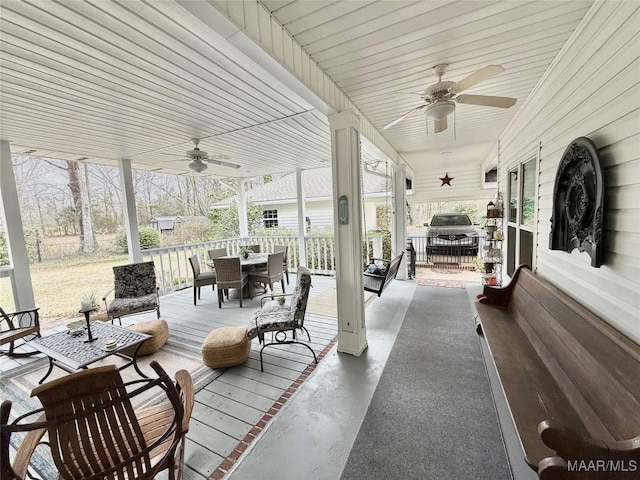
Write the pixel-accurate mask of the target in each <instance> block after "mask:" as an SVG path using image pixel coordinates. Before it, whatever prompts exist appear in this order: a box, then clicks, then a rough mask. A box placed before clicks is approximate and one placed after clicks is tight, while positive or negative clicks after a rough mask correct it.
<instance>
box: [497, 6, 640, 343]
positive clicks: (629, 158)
mask: <svg viewBox="0 0 640 480" xmlns="http://www.w3.org/2000/svg"><path fill="white" fill-rule="evenodd" d="M639 5H640V4H639V3H638V2H608V1H607V2H597V3H596V4H595V5H594V6H593V8H592V9H591V10H590V12H589V13H588V14H587V15H586V16H585V19H584V20H583V22H582V24H581V25H580V26H579V27H578V29H576V32H574V35H573V36H572V38H571V39H570V40H569V42H568V43H567V45H566V46H565V48H564V49H563V50H562V52H561V53H560V54H559V56H558V58H556V60H555V61H554V63H553V64H552V66H551V67H550V69H549V71H548V72H547V73H546V74H545V76H544V78H543V79H542V81H541V83H540V84H539V85H538V87H537V88H536V89H535V91H534V92H533V94H532V96H531V97H529V99H528V101H527V103H526V104H525V105H523V108H522V109H521V110H520V111H519V112H518V114H517V115H516V117H515V119H514V121H513V122H512V123H511V124H510V125H509V127H508V128H507V129H506V130H505V133H504V134H503V135H502V137H501V139H500V168H499V188H500V190H502V191H503V192H505V186H506V185H507V171H508V170H509V168H510V167H512V166H513V165H515V164H517V163H518V162H519V161H521V160H524V159H526V158H530V156H531V153H532V152H535V151H536V149H537V146H538V144H540V145H541V160H540V166H539V196H538V209H539V210H538V221H537V258H536V259H535V260H534V263H535V266H536V267H537V271H538V274H540V275H541V276H543V277H545V278H546V279H547V280H549V281H550V282H551V283H553V284H555V285H556V286H558V287H559V288H561V289H562V290H563V291H565V292H567V293H568V294H569V295H571V296H572V297H574V298H575V299H576V300H577V301H578V302H580V303H581V304H583V305H584V306H586V307H587V308H589V309H590V310H592V311H594V312H595V313H597V314H598V315H599V316H601V317H602V318H604V319H605V320H607V321H609V322H610V323H611V324H612V325H614V326H615V327H616V328H618V329H619V330H621V331H622V332H624V333H625V334H626V335H628V336H630V337H631V338H633V339H634V340H635V341H637V342H639V343H640V147H639V146H640V87H639V82H640V64H639V56H640V38H639V37H640V33H639V30H638V25H640V15H639ZM581 136H586V137H588V138H590V139H591V140H592V141H593V142H594V143H595V144H596V146H597V147H598V149H599V152H600V155H601V160H602V163H603V168H604V170H605V215H606V217H605V221H606V227H605V265H603V266H602V267H601V268H593V267H591V266H590V258H589V256H588V255H587V254H586V253H582V254H581V253H579V252H578V251H577V250H574V251H573V252H572V253H571V254H567V253H565V252H561V251H555V250H554V251H551V250H549V233H550V229H551V224H550V220H549V219H550V217H551V210H552V204H553V185H554V179H555V175H556V170H557V167H558V164H559V161H560V159H561V157H562V153H563V152H564V149H565V148H566V147H567V146H568V145H569V143H570V142H571V141H572V140H573V139H575V138H577V137H581ZM505 193H506V192H505Z"/></svg>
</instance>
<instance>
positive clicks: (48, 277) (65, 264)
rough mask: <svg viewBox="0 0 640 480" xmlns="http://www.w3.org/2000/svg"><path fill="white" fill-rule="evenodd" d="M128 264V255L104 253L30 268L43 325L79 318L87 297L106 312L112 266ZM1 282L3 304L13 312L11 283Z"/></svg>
mask: <svg viewBox="0 0 640 480" xmlns="http://www.w3.org/2000/svg"><path fill="white" fill-rule="evenodd" d="M128 262H129V259H128V256H127V255H120V254H103V255H81V256H77V257H72V258H66V259H64V260H57V261H49V262H43V263H36V264H33V265H31V281H32V282H33V291H34V296H35V300H36V306H38V307H40V316H41V318H42V319H43V320H42V323H43V324H46V320H47V319H53V318H57V317H65V318H70V317H77V316H79V314H78V310H79V309H80V300H82V298H83V297H85V296H87V297H93V298H95V299H96V300H97V301H98V303H99V304H100V306H101V307H102V308H103V309H104V303H103V302H102V296H103V295H104V294H105V293H107V292H108V291H109V290H110V289H112V288H113V270H112V267H114V266H115V265H124V264H127V263H128ZM2 281H3V283H2V288H1V289H0V305H2V307H3V308H5V309H6V310H12V309H13V298H12V294H11V288H10V283H9V281H8V279H6V278H4V279H2ZM111 298H112V297H111Z"/></svg>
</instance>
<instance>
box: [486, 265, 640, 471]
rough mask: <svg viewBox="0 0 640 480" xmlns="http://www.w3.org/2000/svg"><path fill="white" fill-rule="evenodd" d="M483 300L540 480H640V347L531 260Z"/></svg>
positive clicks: (508, 393)
mask: <svg viewBox="0 0 640 480" xmlns="http://www.w3.org/2000/svg"><path fill="white" fill-rule="evenodd" d="M477 307H478V315H479V318H480V327H479V333H481V334H483V335H484V337H485V339H486V341H487V345H488V347H489V351H490V353H491V356H492V358H493V362H494V364H495V367H496V370H497V372H498V377H499V379H500V383H501V384H502V389H503V392H504V394H505V397H506V399H507V403H508V406H509V409H510V411H511V417H512V419H513V422H514V424H515V427H516V430H517V432H518V436H519V438H520V443H521V446H522V449H523V452H524V457H525V460H526V461H527V463H528V464H529V466H531V468H532V469H533V470H535V471H536V472H537V473H538V476H539V478H541V479H544V480H546V479H581V480H582V479H602V480H604V479H607V480H613V479H632V478H634V479H638V478H640V346H639V345H638V344H637V343H635V342H633V341H632V340H630V339H629V338H627V337H626V336H624V335H623V334H622V333H620V332H618V331H617V330H615V329H614V328H613V327H611V326H610V325H608V324H607V323H606V322H605V321H603V320H602V319H601V318H599V317H597V316H596V315H594V314H593V313H591V312H590V311H588V310H587V309H586V308H584V307H582V306H580V305H579V304H578V303H577V302H575V301H574V300H572V299H571V298H569V297H568V296H567V295H566V294H564V293H563V292H561V291H560V290H558V289H557V288H555V287H553V286H552V285H551V284H549V283H548V282H546V281H545V280H543V279H542V278H540V277H539V276H538V275H536V274H534V273H532V272H531V270H529V269H528V268H526V267H522V266H521V267H519V268H518V270H517V271H516V272H515V273H514V275H513V279H512V280H511V282H510V283H509V285H507V286H506V287H504V288H498V287H489V286H485V287H484V291H483V294H482V295H479V296H478V304H477Z"/></svg>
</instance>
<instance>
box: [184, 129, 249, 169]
mask: <svg viewBox="0 0 640 480" xmlns="http://www.w3.org/2000/svg"><path fill="white" fill-rule="evenodd" d="M191 141H192V142H193V150H188V151H187V152H186V153H185V157H186V158H184V159H183V160H189V161H190V163H189V168H190V169H191V170H193V171H194V172H196V173H200V172H204V171H205V170H206V169H207V163H212V164H215V165H220V166H223V167H228V168H240V165H238V164H237V163H231V162H227V161H226V160H229V157H228V156H227V155H211V156H210V155H209V154H208V153H207V152H205V151H204V150H200V149H199V148H198V145H199V144H200V139H199V138H192V139H191ZM205 162H207V163H205Z"/></svg>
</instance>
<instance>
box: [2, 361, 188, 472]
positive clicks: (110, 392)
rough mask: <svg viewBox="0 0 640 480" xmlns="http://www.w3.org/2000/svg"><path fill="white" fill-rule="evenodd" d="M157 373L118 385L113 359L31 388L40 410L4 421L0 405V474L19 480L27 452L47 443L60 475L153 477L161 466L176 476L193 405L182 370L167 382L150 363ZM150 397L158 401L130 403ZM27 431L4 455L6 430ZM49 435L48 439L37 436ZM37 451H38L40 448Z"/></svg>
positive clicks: (6, 408)
mask: <svg viewBox="0 0 640 480" xmlns="http://www.w3.org/2000/svg"><path fill="white" fill-rule="evenodd" d="M151 366H152V367H153V369H154V370H155V371H156V373H157V378H148V379H138V380H134V381H132V382H129V383H124V382H123V381H122V378H121V377H120V372H119V371H118V369H117V368H116V366H115V365H106V366H103V367H98V368H91V369H88V370H81V371H79V372H76V373H73V374H71V375H66V376H64V377H62V378H59V379H57V380H54V381H52V382H48V383H46V384H44V385H41V386H39V387H37V388H35V389H34V390H33V391H32V392H31V396H37V397H38V399H39V400H40V402H41V403H42V405H43V408H40V409H37V410H34V411H32V412H29V413H27V414H25V415H21V416H19V417H17V418H16V419H15V420H13V421H12V422H9V417H10V413H11V402H10V401H8V400H7V401H4V402H2V406H1V407H0V423H1V425H0V477H1V478H2V479H3V480H4V479H7V480H9V479H11V480H16V479H24V478H26V476H27V471H28V470H30V469H29V466H30V463H31V459H32V457H33V456H34V453H36V452H37V451H40V450H41V449H47V448H48V449H49V450H50V453H51V456H52V457H53V462H54V464H55V467H56V468H57V469H58V471H59V475H60V478H63V479H66V480H80V479H89V478H90V479H106V478H109V479H125V478H128V479H134V478H135V479H138V480H152V479H153V478H155V477H156V475H157V474H158V473H159V472H161V471H163V470H168V477H169V479H171V480H174V479H182V469H183V464H184V443H185V442H184V440H185V435H186V433H187V431H188V429H189V420H190V418H191V411H192V409H193V405H194V390H193V382H192V380H191V376H190V375H189V372H187V371H186V370H180V371H179V372H177V373H176V382H175V383H174V382H173V381H172V380H171V379H170V378H169V376H168V375H167V374H166V373H165V371H164V370H163V369H162V367H160V365H158V363H157V362H155V361H154V362H151ZM150 397H157V398H159V399H160V400H162V401H160V402H156V403H153V405H152V406H150V407H145V408H138V407H135V405H137V404H139V403H140V401H141V400H144V399H148V398H150ZM19 432H26V435H25V436H24V438H22V441H20V442H17V443H16V439H14V444H15V445H18V450H17V452H16V454H15V457H13V463H11V460H10V449H11V443H12V438H11V437H12V435H14V434H16V433H19ZM47 433H48V439H45V440H44V441H43V437H44V436H45V434H47ZM42 453H44V452H42Z"/></svg>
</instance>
